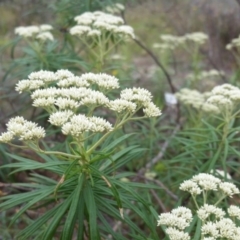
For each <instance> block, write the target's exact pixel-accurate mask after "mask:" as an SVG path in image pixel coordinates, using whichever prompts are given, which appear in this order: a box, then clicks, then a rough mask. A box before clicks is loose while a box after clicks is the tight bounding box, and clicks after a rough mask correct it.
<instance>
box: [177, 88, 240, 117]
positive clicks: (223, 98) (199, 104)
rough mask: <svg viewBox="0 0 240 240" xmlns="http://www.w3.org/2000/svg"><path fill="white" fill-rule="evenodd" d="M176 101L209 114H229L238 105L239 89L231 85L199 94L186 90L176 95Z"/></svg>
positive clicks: (239, 100) (239, 101)
mask: <svg viewBox="0 0 240 240" xmlns="http://www.w3.org/2000/svg"><path fill="white" fill-rule="evenodd" d="M176 97H177V99H178V100H179V101H180V102H182V103H183V104H185V105H190V106H192V107H193V108H195V109H199V110H202V111H204V112H208V113H211V114H219V113H222V114H224V113H225V112H231V111H232V110H233V109H234V107H235V106H237V104H239V103H240V89H239V88H238V87H235V86H233V85H231V84H223V85H220V86H216V87H214V88H213V90H212V91H211V92H205V93H200V92H198V91H196V90H191V89H187V88H183V89H181V90H180V91H179V92H178V93H176Z"/></svg>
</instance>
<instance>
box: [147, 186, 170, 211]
mask: <svg viewBox="0 0 240 240" xmlns="http://www.w3.org/2000/svg"><path fill="white" fill-rule="evenodd" d="M150 192H151V193H152V195H153V197H154V198H155V200H156V201H157V203H158V205H159V206H160V207H161V209H162V210H163V212H167V209H166V208H165V206H164V204H163V202H162V201H161V199H160V198H159V197H158V195H157V194H156V192H155V191H154V190H153V189H151V190H150Z"/></svg>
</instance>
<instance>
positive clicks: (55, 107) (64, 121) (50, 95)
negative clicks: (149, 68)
mask: <svg viewBox="0 0 240 240" xmlns="http://www.w3.org/2000/svg"><path fill="white" fill-rule="evenodd" d="M53 85H55V87H53ZM117 88H119V80H118V79H117V78H116V77H114V76H110V75H108V74H105V73H99V74H94V73H85V74H82V75H81V76H80V77H78V76H75V75H74V74H73V73H71V72H70V71H68V70H58V71H57V72H55V73H54V72H50V71H43V70H41V71H39V72H33V73H31V74H30V75H29V76H28V79H27V80H21V81H19V82H18V83H17V86H16V90H17V91H19V92H20V93H21V92H23V91H29V92H30V93H31V98H32V100H33V106H35V107H42V108H44V109H46V110H47V111H48V112H49V113H50V117H49V122H50V123H51V124H52V125H55V126H59V127H61V128H62V132H63V133H64V134H69V135H72V136H74V137H77V138H79V137H80V135H81V134H82V133H83V132H87V131H89V132H93V133H94V132H104V131H111V130H112V125H111V124H110V123H109V122H107V121H106V120H104V119H102V118H99V117H87V116H85V115H82V114H78V113H79V110H80V108H81V107H84V108H85V109H86V107H87V108H88V109H89V111H90V112H91V114H92V113H93V111H94V109H95V108H96V107H100V106H102V107H105V108H108V109H110V110H112V111H114V112H115V113H116V114H117V115H119V114H123V115H126V114H127V116H132V115H133V114H134V113H135V112H136V111H138V110H139V109H141V108H143V112H144V114H145V117H156V116H159V115H161V111H160V110H159V108H158V107H157V106H156V105H155V104H154V103H153V102H152V95H151V93H150V92H149V91H148V90H146V89H143V88H133V89H124V90H122V91H121V93H120V98H119V99H115V100H109V99H108V97H107V96H106V95H105V94H106V93H108V92H109V91H111V90H114V89H117Z"/></svg>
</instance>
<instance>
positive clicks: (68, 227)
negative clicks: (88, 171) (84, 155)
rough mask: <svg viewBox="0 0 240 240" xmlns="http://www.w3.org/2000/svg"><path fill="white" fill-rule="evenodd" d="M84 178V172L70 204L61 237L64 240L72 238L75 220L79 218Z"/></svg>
mask: <svg viewBox="0 0 240 240" xmlns="http://www.w3.org/2000/svg"><path fill="white" fill-rule="evenodd" d="M84 180H85V175H84V174H82V175H80V176H79V179H78V185H77V187H76V189H75V191H74V192H73V200H72V203H71V206H70V209H69V212H68V216H67V218H66V221H65V225H64V228H63V232H62V237H61V238H62V239H63V240H64V239H72V234H73V230H74V225H75V221H76V218H77V211H78V202H79V200H80V196H81V191H82V186H83V183H84ZM81 211H82V210H81Z"/></svg>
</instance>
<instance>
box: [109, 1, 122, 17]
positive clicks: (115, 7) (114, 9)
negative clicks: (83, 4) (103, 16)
mask: <svg viewBox="0 0 240 240" xmlns="http://www.w3.org/2000/svg"><path fill="white" fill-rule="evenodd" d="M124 9H125V7H124V6H123V5H122V4H121V3H115V4H112V5H110V6H107V7H106V8H105V11H106V12H108V13H111V14H118V13H121V12H122V11H124Z"/></svg>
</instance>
